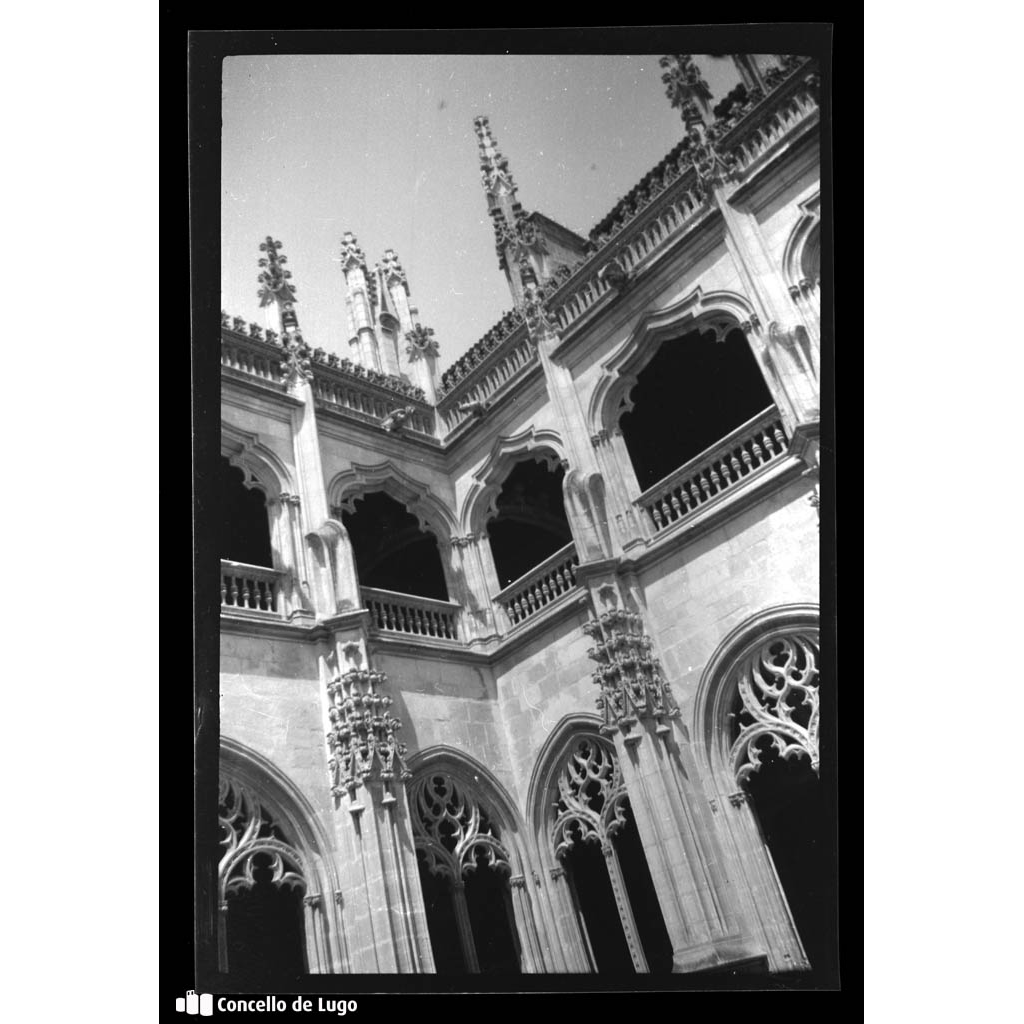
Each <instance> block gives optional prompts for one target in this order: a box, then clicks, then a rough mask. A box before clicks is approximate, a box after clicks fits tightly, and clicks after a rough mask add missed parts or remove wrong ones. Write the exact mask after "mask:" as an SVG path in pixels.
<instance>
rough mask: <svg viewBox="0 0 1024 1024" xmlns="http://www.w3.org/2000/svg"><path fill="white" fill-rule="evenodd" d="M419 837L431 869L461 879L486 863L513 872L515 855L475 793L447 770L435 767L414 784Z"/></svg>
mask: <svg viewBox="0 0 1024 1024" xmlns="http://www.w3.org/2000/svg"><path fill="white" fill-rule="evenodd" d="M409 804H410V808H411V812H412V831H413V839H414V843H415V846H416V849H417V850H421V851H422V852H423V855H424V858H425V860H426V865H427V868H428V870H429V871H430V873H431V874H433V875H441V876H443V877H445V878H448V879H450V880H451V881H453V882H458V881H461V880H462V879H463V878H464V877H465V876H466V875H467V874H468V873H469V872H471V871H474V870H476V868H477V867H478V866H479V865H480V864H481V863H483V864H484V865H486V866H488V867H493V868H498V869H499V870H502V871H505V872H507V873H509V874H511V872H512V868H511V865H510V864H509V855H508V851H507V850H506V848H505V846H504V844H503V843H502V842H501V839H500V837H499V836H498V835H497V833H496V830H495V828H494V826H493V825H492V824H491V821H490V819H489V818H488V816H487V812H486V811H485V810H484V809H483V808H482V807H481V806H480V803H479V801H478V800H477V799H476V797H475V795H474V794H472V793H468V792H466V791H465V790H464V789H463V788H462V785H461V784H460V783H457V782H456V781H455V780H454V779H453V778H452V777H451V776H450V775H447V774H445V773H443V772H430V773H428V774H425V775H423V776H421V777H419V778H417V779H416V781H415V782H414V783H413V784H412V786H411V787H410V794H409Z"/></svg>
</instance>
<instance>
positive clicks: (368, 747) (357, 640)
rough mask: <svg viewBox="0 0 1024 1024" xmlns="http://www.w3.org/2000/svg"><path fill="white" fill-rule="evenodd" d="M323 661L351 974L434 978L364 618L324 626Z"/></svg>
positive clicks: (391, 725) (396, 752)
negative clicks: (424, 974)
mask: <svg viewBox="0 0 1024 1024" xmlns="http://www.w3.org/2000/svg"><path fill="white" fill-rule="evenodd" d="M325 625H327V626H328V628H329V629H330V630H331V643H330V646H329V649H328V650H327V652H326V653H325V654H323V655H322V656H321V679H322V686H323V688H322V693H323V698H324V705H325V719H326V722H325V724H326V726H327V745H328V749H329V752H330V758H329V760H328V772H329V781H330V785H331V792H332V794H333V797H334V804H335V819H334V824H335V830H336V833H337V836H338V842H339V847H340V848H341V849H342V850H343V851H346V854H347V855H345V856H343V857H342V858H341V862H340V863H339V865H338V870H339V872H340V873H341V874H342V876H343V881H342V885H343V891H344V892H345V894H346V900H347V903H348V908H349V914H348V918H349V935H350V936H351V938H350V943H351V947H352V949H351V959H352V962H353V970H355V971H356V972H365V973H422V972H431V971H433V970H434V960H433V954H432V952H431V949H430V940H429V934H428V931H427V924H426V910H425V907H424V903H423V895H422V891H421V889H420V883H419V873H418V870H417V866H416V857H415V853H414V850H413V844H412V831H411V825H410V817H409V807H408V802H407V798H406V792H405V785H404V783H405V780H406V779H408V778H409V777H410V774H409V771H408V769H407V768H406V766H405V753H406V750H405V745H404V744H403V743H401V742H400V741H399V740H398V731H399V730H400V729H401V722H399V721H398V720H397V719H396V718H395V717H394V716H393V715H392V714H391V710H390V709H391V706H392V699H391V697H390V696H388V694H387V689H388V681H387V676H386V675H385V674H384V673H383V672H378V671H375V670H373V669H372V668H371V667H370V665H369V660H368V656H367V651H366V628H367V623H366V620H365V616H344V617H339V618H338V619H337V620H333V621H328V622H327V623H325Z"/></svg>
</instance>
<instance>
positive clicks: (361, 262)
mask: <svg viewBox="0 0 1024 1024" xmlns="http://www.w3.org/2000/svg"><path fill="white" fill-rule="evenodd" d="M352 267H361V268H362V270H363V273H364V274H365V273H366V253H364V252H363V250H362V249H361V248H360V246H359V242H358V241H356V236H355V235H353V234H352V232H351V231H346V232H345V234H344V235H342V236H341V269H342V270H344V271H348V270H350V269H351V268H352Z"/></svg>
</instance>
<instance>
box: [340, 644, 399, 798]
mask: <svg viewBox="0 0 1024 1024" xmlns="http://www.w3.org/2000/svg"><path fill="white" fill-rule="evenodd" d="M353 657H355V656H353ZM387 679H388V677H387V675H386V674H385V673H383V672H375V671H373V670H372V669H369V668H362V667H360V666H359V665H358V664H357V665H354V666H350V667H349V668H348V669H347V670H346V671H344V672H336V673H335V674H334V677H333V678H332V680H331V682H330V683H328V684H327V694H328V696H329V698H330V701H331V704H330V708H329V712H328V713H329V715H330V719H331V729H330V731H329V732H328V733H327V743H328V746H329V747H330V750H331V757H330V760H329V761H328V762H327V765H328V768H329V770H330V776H331V792H332V793H333V794H334V795H335V796H336V797H340V796H341V795H342V794H344V793H348V794H349V797H350V798H351V799H353V800H354V799H355V793H356V790H357V789H358V788H359V786H360V785H366V784H367V782H368V781H369V780H370V779H371V778H373V777H374V776H375V777H376V778H378V779H380V781H381V782H382V783H383V786H384V800H383V802H384V803H386V804H388V803H394V801H395V796H394V794H393V793H392V792H391V783H392V781H393V780H394V777H395V772H396V770H397V772H398V776H399V778H400V779H402V780H403V781H404V780H406V779H408V778H410V777H411V774H412V773H411V772H410V771H409V769H408V768H407V767H406V764H405V755H406V748H405V744H404V743H401V742H399V739H398V730H399V729H401V727H402V723H401V722H400V721H399V720H398V719H397V718H395V717H394V715H392V714H391V706H392V704H393V703H394V702H393V701H392V699H391V698H390V697H389V696H387V694H385V693H383V692H382V691H383V689H384V686H385V685H386V684H387ZM351 809H352V810H356V809H357V808H351ZM358 809H359V810H361V809H362V808H361V807H360V808H358Z"/></svg>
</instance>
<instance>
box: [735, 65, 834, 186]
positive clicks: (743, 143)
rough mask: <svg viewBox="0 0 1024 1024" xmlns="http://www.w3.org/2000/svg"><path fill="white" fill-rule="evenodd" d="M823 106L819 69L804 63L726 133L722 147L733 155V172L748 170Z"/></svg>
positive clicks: (741, 172)
mask: <svg viewBox="0 0 1024 1024" xmlns="http://www.w3.org/2000/svg"><path fill="white" fill-rule="evenodd" d="M819 109H820V107H819V102H818V74H817V71H815V70H813V69H812V68H809V67H808V66H806V65H804V66H802V67H800V68H798V69H797V70H796V71H795V72H794V73H792V75H791V77H790V78H789V79H788V80H787V81H785V82H783V83H782V84H780V85H779V86H778V88H777V89H775V90H773V91H772V92H770V93H769V94H768V95H767V97H765V99H764V100H762V101H761V102H760V103H758V104H757V105H756V106H755V107H754V108H753V109H752V110H751V111H750V112H749V113H748V114H746V115H745V116H744V117H742V118H741V119H740V121H739V122H738V123H737V124H736V125H735V126H734V127H732V128H730V129H729V130H728V131H727V132H726V133H725V135H724V136H723V138H722V141H721V143H720V148H721V149H722V150H723V151H725V152H728V154H729V156H730V157H731V159H732V171H733V173H734V174H743V173H745V172H746V171H747V170H749V169H750V167H751V165H752V164H753V163H754V162H755V161H756V160H758V158H759V157H761V156H762V155H763V154H765V153H766V152H768V150H770V149H772V148H773V147H774V146H775V145H776V143H777V142H779V140H780V139H782V138H784V137H785V136H787V135H790V134H791V133H792V132H793V130H794V129H795V128H797V127H798V126H799V125H800V124H801V123H802V122H804V121H808V120H810V119H811V118H812V117H813V116H814V115H815V114H817V113H818V112H819Z"/></svg>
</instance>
